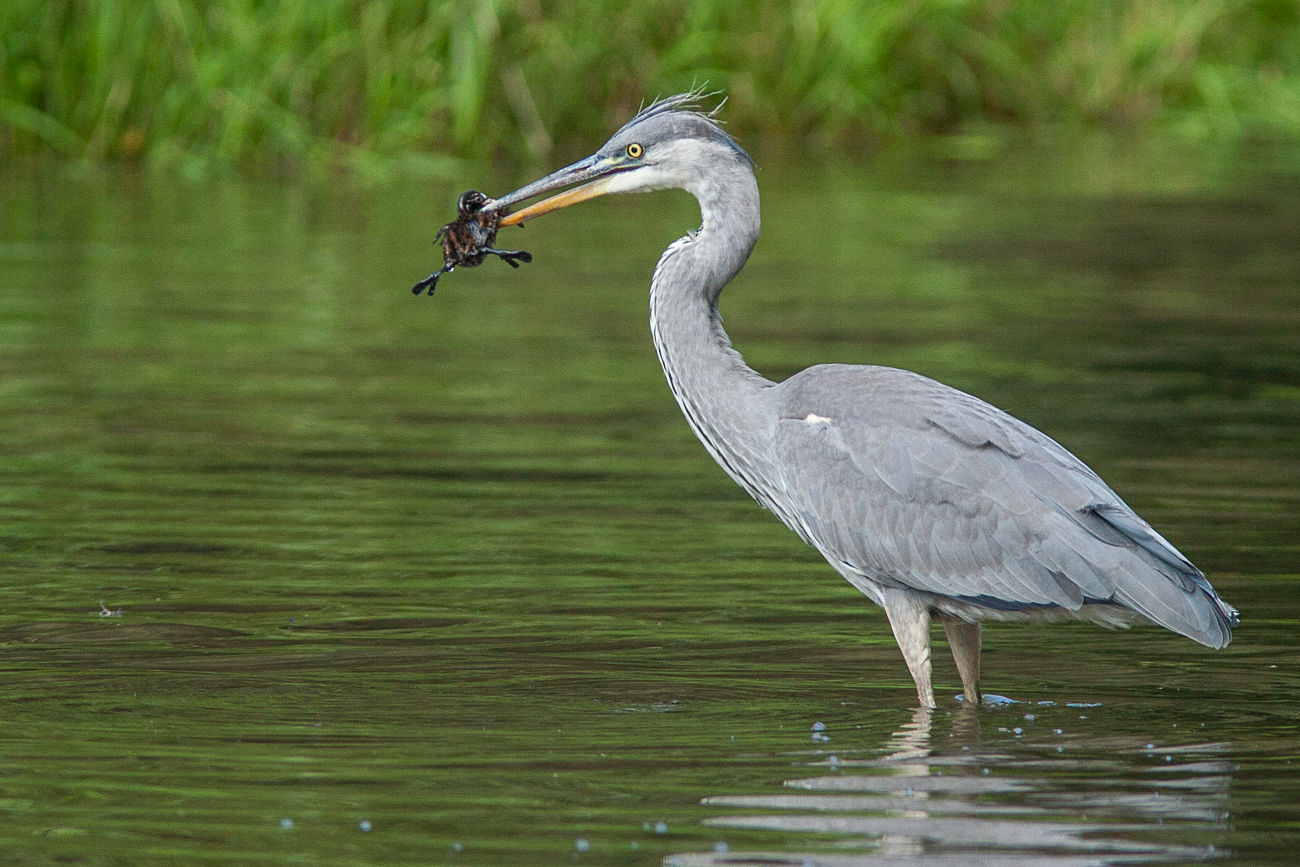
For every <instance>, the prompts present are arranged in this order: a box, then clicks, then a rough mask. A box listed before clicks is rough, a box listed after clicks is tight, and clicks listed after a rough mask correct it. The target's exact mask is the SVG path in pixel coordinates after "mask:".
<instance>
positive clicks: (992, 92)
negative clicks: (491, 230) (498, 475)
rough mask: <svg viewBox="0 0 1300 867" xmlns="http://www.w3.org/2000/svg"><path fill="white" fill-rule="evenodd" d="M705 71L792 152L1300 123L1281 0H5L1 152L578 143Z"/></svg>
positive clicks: (360, 151) (554, 147) (311, 153)
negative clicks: (1093, 131)
mask: <svg viewBox="0 0 1300 867" xmlns="http://www.w3.org/2000/svg"><path fill="white" fill-rule="evenodd" d="M705 82H707V84H708V85H709V86H710V87H712V88H717V89H719V90H723V91H725V92H726V93H727V94H728V95H729V97H730V103H729V105H728V107H727V110H726V118H727V120H728V121H729V123H730V124H731V125H732V129H733V130H734V131H737V132H739V133H740V134H742V135H745V136H747V137H751V138H757V139H760V140H761V139H785V140H794V141H798V142H799V143H800V145H801V146H812V147H827V148H834V147H859V146H869V145H871V144H872V143H874V142H877V141H879V140H880V139H882V138H888V137H893V136H909V135H917V134H930V133H954V132H967V131H970V130H980V129H985V128H987V127H988V126H989V125H997V126H999V127H1003V126H1005V127H1008V128H1018V129H1029V130H1033V129H1037V128H1043V127H1062V126H1064V127H1066V128H1074V127H1078V128H1095V127H1102V128H1120V129H1125V130H1129V129H1136V130H1140V131H1147V130H1153V129H1176V130H1179V131H1181V132H1183V133H1185V134H1189V135H1192V136H1196V137H1207V138H1215V139H1229V140H1243V139H1247V138H1252V137H1260V136H1277V135H1282V136H1288V137H1290V136H1296V135H1300V3H1296V2H1295V0H1060V2H1055V3H1043V2H1037V0H911V2H907V0H904V2H850V0H801V2H793V3H788V2H777V0H689V2H688V0H649V2H643V3H639V4H624V3H621V2H611V0H583V2H577V0H554V2H545V0H450V2H415V0H365V2H363V0H224V2H202V0H5V2H4V3H2V4H0V157H6V158H13V157H16V156H18V155H22V154H31V153H42V152H54V153H56V154H59V155H61V156H63V157H66V158H72V159H75V160H84V161H89V162H100V161H105V160H142V161H145V162H146V163H148V164H150V165H152V166H161V167H179V168H180V169H181V170H183V171H186V172H196V173H202V172H206V171H209V170H211V169H212V168H213V167H219V166H260V167H262V168H266V169H270V170H272V171H286V172H296V171H299V170H301V169H303V168H310V167H320V166H334V165H339V164H342V165H345V166H350V167H352V168H354V169H358V170H361V171H362V172H365V171H368V170H373V169H381V170H382V169H383V168H385V167H388V166H391V165H393V164H395V163H397V164H405V165H408V166H410V167H413V168H423V169H425V170H429V171H435V172H436V171H439V170H449V169H454V167H455V165H456V162H455V161H456V160H457V159H459V158H476V159H481V158H507V159H511V160H527V159H545V160H548V161H552V160H554V159H557V158H564V157H568V156H572V155H574V154H577V153H579V152H581V151H583V150H585V149H587V148H589V147H590V146H591V145H592V144H593V143H594V142H596V141H598V140H600V139H601V138H603V137H604V135H605V134H606V133H607V132H608V131H609V130H610V129H611V128H613V127H614V126H616V125H617V124H618V123H621V122H622V121H623V120H625V119H626V118H627V116H628V115H629V113H630V112H632V111H633V110H635V108H636V107H637V106H638V104H640V103H641V102H642V101H643V100H644V99H646V98H649V97H653V96H654V95H656V94H668V93H673V92H677V91H680V90H683V89H686V88H689V87H691V86H692V85H699V84H702V83H705Z"/></svg>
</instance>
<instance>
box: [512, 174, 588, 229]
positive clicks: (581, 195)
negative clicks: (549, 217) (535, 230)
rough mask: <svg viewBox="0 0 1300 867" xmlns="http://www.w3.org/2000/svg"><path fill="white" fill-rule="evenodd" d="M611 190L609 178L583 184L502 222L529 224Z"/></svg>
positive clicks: (525, 209)
mask: <svg viewBox="0 0 1300 867" xmlns="http://www.w3.org/2000/svg"><path fill="white" fill-rule="evenodd" d="M608 189H609V178H608V177H605V178H601V179H600V180H598V181H592V182H591V183H589V184H583V185H582V186H580V187H576V188H574V189H572V190H567V191H565V192H563V193H560V194H559V195H556V196H551V197H550V198H549V199H542V200H541V201H540V202H537V203H536V204H532V205H529V206H528V207H526V208H524V209H523V210H522V211H515V212H514V213H513V214H511V215H509V216H508V217H505V218H504V219H502V220H501V225H502V226H518V225H519V224H520V223H524V222H527V221H528V220H531V219H533V218H534V217H540V216H542V215H543V214H549V213H550V212H551V211H558V210H559V209H560V208H567V207H569V205H576V204H578V202H585V201H587V200H588V199H594V198H596V197H598V196H603V195H605V193H606V192H608Z"/></svg>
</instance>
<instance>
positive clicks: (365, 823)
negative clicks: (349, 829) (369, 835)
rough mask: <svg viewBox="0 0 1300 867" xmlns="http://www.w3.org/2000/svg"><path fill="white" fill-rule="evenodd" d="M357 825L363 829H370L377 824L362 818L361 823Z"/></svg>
mask: <svg viewBox="0 0 1300 867" xmlns="http://www.w3.org/2000/svg"><path fill="white" fill-rule="evenodd" d="M357 827H358V828H360V829H361V830H362V831H369V830H370V829H371V828H373V827H375V826H374V825H372V824H370V820H369V819H362V820H361V824H359V825H357Z"/></svg>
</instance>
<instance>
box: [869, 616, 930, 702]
mask: <svg viewBox="0 0 1300 867" xmlns="http://www.w3.org/2000/svg"><path fill="white" fill-rule="evenodd" d="M881 596H882V597H883V602H884V609H885V616H887V617H888V618H889V626H890V628H891V629H893V630H894V639H895V640H896V641H897V642H898V649H899V650H901V651H903V661H904V662H906V663H907V670H908V671H910V672H911V673H912V680H914V681H916V698H917V700H918V701H919V702H920V703H921V707H934V706H935V704H934V687H933V686H931V683H930V608H929V606H928V605H926V604H925V603H924V602H922V601H921V600H919V599H916V598H915V597H914V596H912V594H910V593H908V592H907V591H905V590H886V591H883V592H882V593H881Z"/></svg>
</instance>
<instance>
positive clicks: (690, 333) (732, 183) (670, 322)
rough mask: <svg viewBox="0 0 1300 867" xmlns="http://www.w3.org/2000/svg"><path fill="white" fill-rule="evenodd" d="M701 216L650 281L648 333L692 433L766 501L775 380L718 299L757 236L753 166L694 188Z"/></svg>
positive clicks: (756, 202)
mask: <svg viewBox="0 0 1300 867" xmlns="http://www.w3.org/2000/svg"><path fill="white" fill-rule="evenodd" d="M691 192H693V193H694V194H695V196H696V198H698V199H699V200H700V211H701V216H702V217H703V219H702V223H701V226H700V229H699V231H698V232H693V233H691V234H689V235H687V236H686V237H684V238H681V239H679V240H677V241H675V242H674V243H673V244H672V245H671V246H669V248H668V249H667V250H666V251H665V252H664V255H663V257H662V258H660V260H659V264H658V265H657V266H656V267H655V274H654V279H653V281H652V282H651V284H650V330H651V332H652V333H653V335H654V342H655V350H656V351H657V352H658V353H659V362H660V363H661V364H662V365H663V368H664V374H665V375H666V376H667V377H668V386H669V388H671V389H672V392H673V396H674V397H676V398H677V403H678V404H679V405H680V406H681V408H682V412H683V413H685V415H686V419H687V421H688V422H689V423H690V425H691V428H692V430H694V431H695V435H696V436H698V437H699V438H700V440H701V441H702V442H703V443H704V445H705V447H706V448H707V449H708V450H709V453H710V454H712V455H713V457H714V459H715V460H716V461H717V462H718V463H719V464H721V465H722V467H723V469H725V470H726V471H727V472H728V474H730V475H731V477H732V478H733V479H735V480H736V481H737V482H738V483H739V484H740V485H741V486H742V487H744V488H745V489H746V490H748V491H749V492H750V493H751V494H752V495H754V496H755V497H756V498H758V499H759V500H760V501H765V499H766V498H765V497H764V496H762V492H761V490H760V489H759V488H760V480H761V478H762V477H763V476H764V475H765V473H764V469H765V467H764V466H763V463H764V461H765V460H766V458H765V455H766V449H765V448H764V447H763V438H764V437H765V436H766V435H767V434H768V431H767V428H768V426H769V422H770V416H769V414H767V413H765V412H763V408H764V406H765V396H764V392H765V391H766V389H768V388H769V387H771V386H772V385H773V383H772V382H771V381H769V380H767V379H764V378H763V377H762V376H760V375H759V374H758V373H757V372H756V371H754V370H752V369H750V368H749V367H748V366H747V365H746V364H745V360H744V359H743V358H741V357H740V353H739V352H737V351H736V350H734V349H732V348H731V341H730V340H729V339H728V338H727V333H726V332H725V331H723V330H722V318H721V316H719V314H718V296H719V295H720V294H721V292H722V289H723V287H724V286H726V285H727V283H728V282H729V281H730V280H731V278H732V277H734V276H735V275H736V274H737V273H738V272H739V271H740V269H741V268H742V267H743V266H744V264H745V260H746V259H748V258H749V253H750V251H751V250H752V249H753V247H754V244H755V242H756V241H757V240H758V232H759V216H758V213H759V212H758V185H757V184H756V183H755V181H754V176H753V173H752V172H751V171H750V170H749V167H748V166H741V165H739V164H738V165H737V167H736V169H735V170H734V171H732V172H729V173H726V174H723V175H721V176H718V177H715V178H713V179H711V182H710V183H709V185H708V186H707V187H705V188H702V189H695V190H691Z"/></svg>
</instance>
